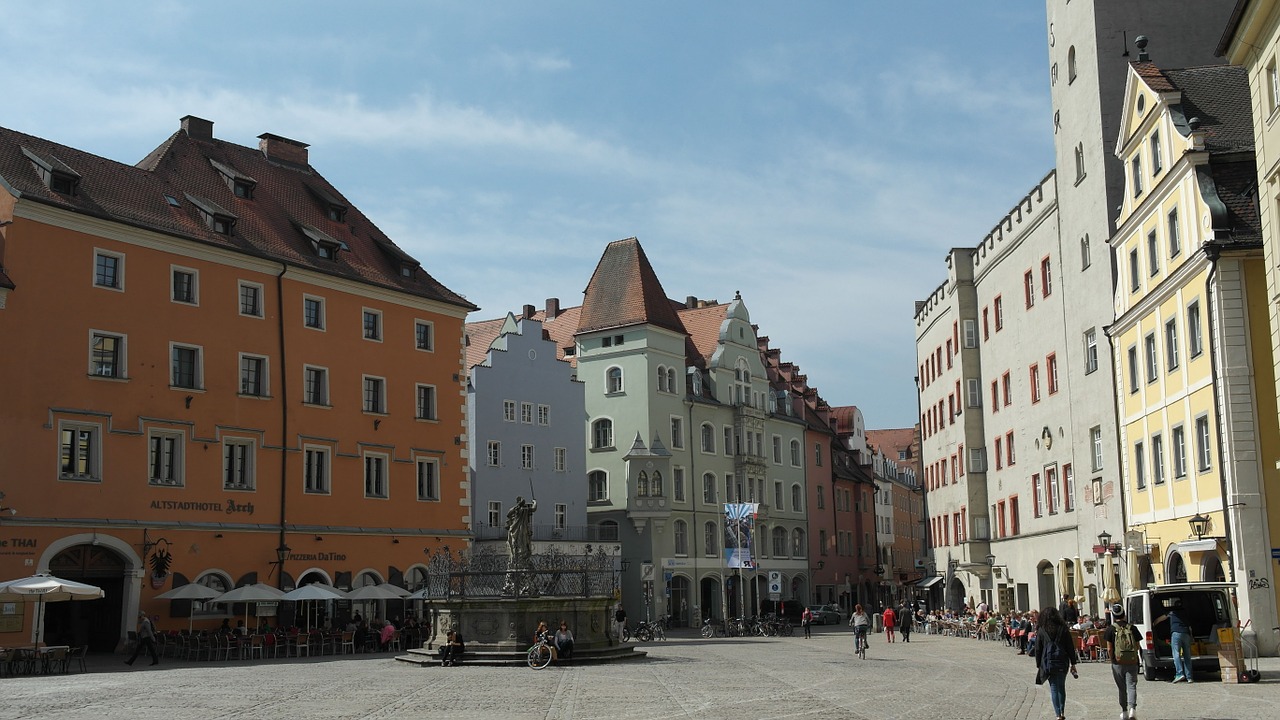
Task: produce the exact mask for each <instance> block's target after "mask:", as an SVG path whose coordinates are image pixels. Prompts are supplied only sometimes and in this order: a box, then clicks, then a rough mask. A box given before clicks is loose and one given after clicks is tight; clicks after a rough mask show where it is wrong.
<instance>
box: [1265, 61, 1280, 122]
mask: <svg viewBox="0 0 1280 720" xmlns="http://www.w3.org/2000/svg"><path fill="white" fill-rule="evenodd" d="M1277 107H1280V73H1277V72H1276V61H1275V60H1272V61H1271V62H1270V63H1269V64H1268V65H1267V110H1268V111H1269V112H1275V109H1276V108H1277Z"/></svg>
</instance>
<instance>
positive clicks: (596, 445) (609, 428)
mask: <svg viewBox="0 0 1280 720" xmlns="http://www.w3.org/2000/svg"><path fill="white" fill-rule="evenodd" d="M591 447H592V448H593V449H595V450H603V449H605V448H611V447H613V421H612V420H610V419H608V418H601V419H599V420H596V421H595V422H594V423H592V424H591Z"/></svg>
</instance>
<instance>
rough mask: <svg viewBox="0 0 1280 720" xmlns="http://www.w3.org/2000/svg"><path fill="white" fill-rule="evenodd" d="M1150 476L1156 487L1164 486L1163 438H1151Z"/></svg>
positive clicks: (1158, 435) (1160, 436) (1157, 435)
mask: <svg viewBox="0 0 1280 720" xmlns="http://www.w3.org/2000/svg"><path fill="white" fill-rule="evenodd" d="M1151 476H1152V478H1153V479H1154V480H1155V484H1156V485H1163V484H1164V436H1163V435H1160V434H1159V433H1157V434H1155V435H1152V436H1151Z"/></svg>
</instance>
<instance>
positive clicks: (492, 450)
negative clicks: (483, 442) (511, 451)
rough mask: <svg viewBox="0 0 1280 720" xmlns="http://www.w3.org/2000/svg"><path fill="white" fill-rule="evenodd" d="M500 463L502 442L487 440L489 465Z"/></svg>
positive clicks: (497, 465) (498, 464)
mask: <svg viewBox="0 0 1280 720" xmlns="http://www.w3.org/2000/svg"><path fill="white" fill-rule="evenodd" d="M500 465H502V443H500V442H498V441H497V440H490V441H489V467H499V466H500Z"/></svg>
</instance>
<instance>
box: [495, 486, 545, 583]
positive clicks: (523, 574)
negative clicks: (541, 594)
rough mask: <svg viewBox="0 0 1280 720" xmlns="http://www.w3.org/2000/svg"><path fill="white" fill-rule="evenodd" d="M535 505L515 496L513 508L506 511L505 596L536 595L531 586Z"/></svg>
mask: <svg viewBox="0 0 1280 720" xmlns="http://www.w3.org/2000/svg"><path fill="white" fill-rule="evenodd" d="M537 510H538V501H537V500H531V501H528V502H526V501H525V499H524V497H522V496H519V495H517V496H516V504H515V505H513V506H512V507H511V509H510V510H508V511H507V553H508V556H509V557H508V559H507V577H506V582H505V583H504V585H503V588H502V593H503V594H504V595H536V594H537V589H536V587H535V586H534V582H533V563H532V562H531V560H530V558H531V556H532V555H533V514H534V513H535V512H537Z"/></svg>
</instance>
